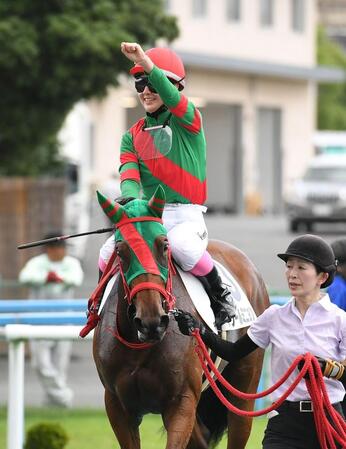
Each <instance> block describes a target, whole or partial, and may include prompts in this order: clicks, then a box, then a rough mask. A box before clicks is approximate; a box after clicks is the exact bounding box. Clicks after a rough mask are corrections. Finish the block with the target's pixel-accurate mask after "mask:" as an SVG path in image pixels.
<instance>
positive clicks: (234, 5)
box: [226, 0, 241, 22]
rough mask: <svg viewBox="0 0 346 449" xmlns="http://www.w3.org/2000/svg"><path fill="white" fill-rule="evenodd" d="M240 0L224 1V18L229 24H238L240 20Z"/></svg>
mask: <svg viewBox="0 0 346 449" xmlns="http://www.w3.org/2000/svg"><path fill="white" fill-rule="evenodd" d="M240 2H241V0H226V17H227V19H228V20H229V21H230V22H238V21H239V20H240V18H241V5H240Z"/></svg>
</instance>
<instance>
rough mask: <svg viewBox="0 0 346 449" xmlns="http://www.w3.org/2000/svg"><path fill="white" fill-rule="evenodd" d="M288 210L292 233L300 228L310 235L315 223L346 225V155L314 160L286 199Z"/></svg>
mask: <svg viewBox="0 0 346 449" xmlns="http://www.w3.org/2000/svg"><path fill="white" fill-rule="evenodd" d="M286 211H287V215H288V221H289V228H290V230H291V231H292V232H296V231H298V230H299V228H300V226H301V225H305V230H306V231H307V232H311V231H312V230H313V225H314V223H316V222H346V154H344V155H333V154H330V155H320V156H316V157H314V158H313V159H312V160H311V162H310V164H309V166H308V168H307V170H306V172H305V174H304V176H303V177H302V179H300V180H298V181H296V182H295V183H294V185H293V188H292V191H291V192H290V194H289V195H288V196H287V198H286Z"/></svg>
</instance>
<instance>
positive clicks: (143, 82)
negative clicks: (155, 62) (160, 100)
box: [135, 76, 157, 94]
mask: <svg viewBox="0 0 346 449" xmlns="http://www.w3.org/2000/svg"><path fill="white" fill-rule="evenodd" d="M146 87H148V89H149V90H150V92H151V93H153V94H156V93H157V90H155V89H154V88H153V86H152V85H151V84H150V83H149V81H148V77H147V76H141V77H140V78H136V79H135V88H136V91H137V92H139V93H142V92H144V89H145V88H146Z"/></svg>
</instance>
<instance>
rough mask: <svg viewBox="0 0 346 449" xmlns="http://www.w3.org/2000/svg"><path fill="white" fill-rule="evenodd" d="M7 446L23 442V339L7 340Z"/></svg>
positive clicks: (17, 448)
mask: <svg viewBox="0 0 346 449" xmlns="http://www.w3.org/2000/svg"><path fill="white" fill-rule="evenodd" d="M8 367H9V368H8V380H9V390H8V416H7V447H8V449H23V444H24V341H19V340H13V341H9V365H8Z"/></svg>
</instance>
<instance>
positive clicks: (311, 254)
mask: <svg viewBox="0 0 346 449" xmlns="http://www.w3.org/2000/svg"><path fill="white" fill-rule="evenodd" d="M278 257H280V259H282V260H284V261H285V262H287V260H288V258H289V257H299V258H300V259H303V260H307V261H308V262H311V263H313V264H314V265H316V267H318V268H319V269H320V270H322V271H323V272H325V273H328V274H329V276H328V279H327V280H326V282H324V283H323V284H322V285H321V288H325V287H328V285H330V284H331V283H332V282H333V280H334V275H335V271H336V262H335V256H334V253H333V250H332V248H331V246H330V245H329V244H328V243H327V242H325V241H324V240H323V239H322V238H321V237H318V236H317V235H311V234H305V235H302V236H300V237H298V238H296V239H295V240H293V242H291V243H290V244H289V246H288V248H287V250H286V252H285V253H281V254H278Z"/></svg>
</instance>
